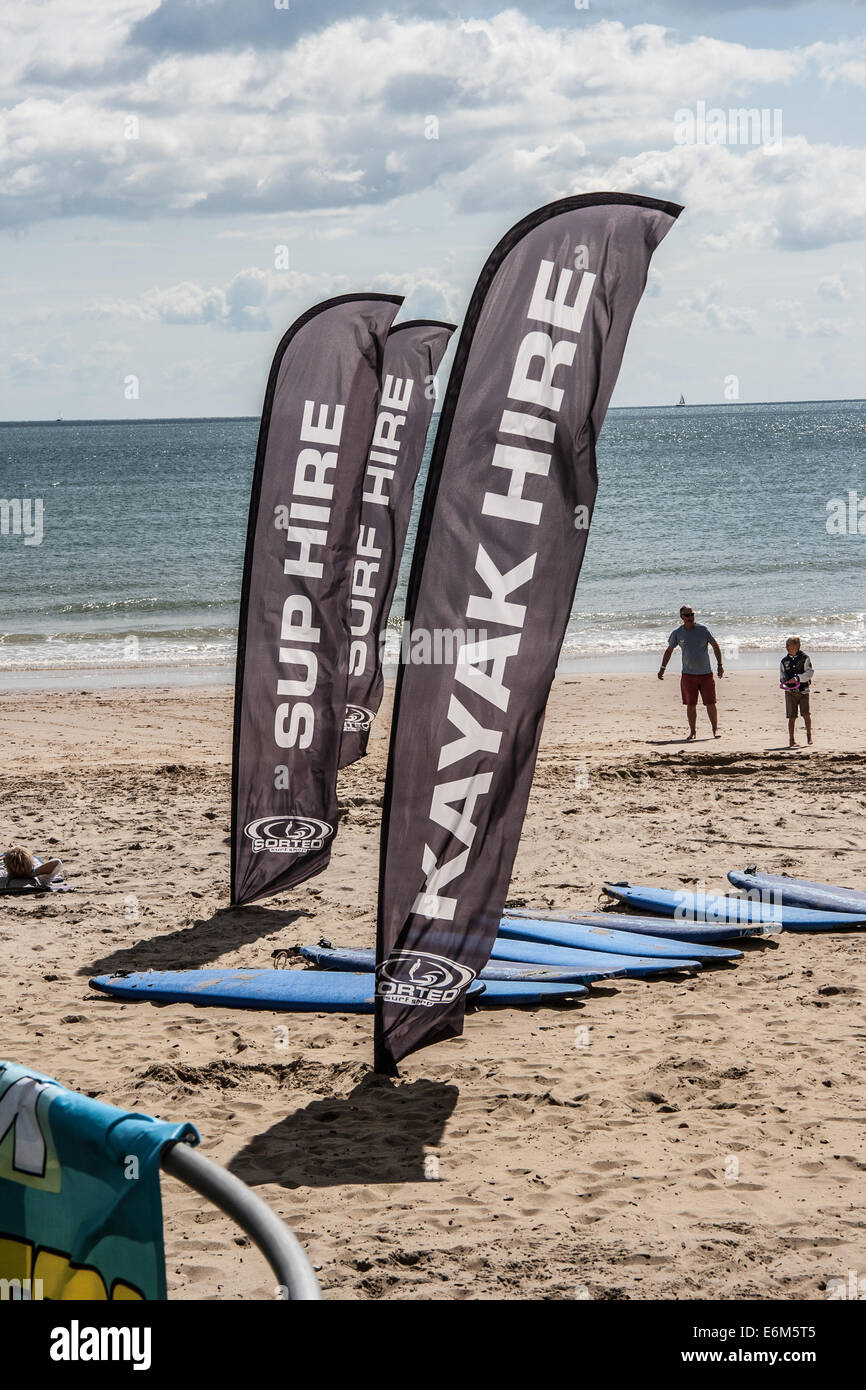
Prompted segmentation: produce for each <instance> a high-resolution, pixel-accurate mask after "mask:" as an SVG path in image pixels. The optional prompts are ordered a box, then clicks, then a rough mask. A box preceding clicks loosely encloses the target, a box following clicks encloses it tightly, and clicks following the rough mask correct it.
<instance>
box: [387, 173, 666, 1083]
mask: <svg viewBox="0 0 866 1390" xmlns="http://www.w3.org/2000/svg"><path fill="white" fill-rule="evenodd" d="M680 211H681V209H680V208H679V207H677V206H676V205H675V204H672V203H664V202H658V201H657V200H655V199H652V198H640V197H633V196H631V195H627V194H619V193H598V194H587V195H581V196H579V197H572V198H565V199H563V200H562V201H560V202H557V203H552V204H550V205H549V206H547V207H544V208H540V209H538V210H537V211H536V212H533V213H531V214H530V215H529V216H528V217H526V218H524V220H523V221H522V222H520V223H518V224H517V226H516V227H514V228H513V229H512V230H511V231H510V232H509V233H508V234H507V235H506V236H505V238H504V239H503V240H502V241H501V242H500V244H499V245H498V246H497V248H496V249H495V251H494V252H493V254H492V255H491V257H490V259H489V260H488V262H487V265H486V266H485V267H484V269H483V271H482V273H481V276H480V279H479V281H478V284H477V286H476V289H475V292H474V294H473V297H472V301H471V304H470V306H469V311H468V314H467V317H466V321H465V323H464V326H463V331H462V333H461V335H460V342H459V345H458V348H457V354H456V358H455V363H454V368H453V370H452V373H451V378H450V381H449V385H448V391H447V394H446V398H445V403H444V406H443V410H442V416H441V419H440V423H439V431H438V434H437V438H436V444H435V447H434V451H433V457H432V460H431V464H430V475H429V479H428V483H427V490H426V494H425V498H424V508H423V512H422V515H421V521H420V525H419V532H418V542H417V544H416V547H415V554H414V558H413V564H412V573H411V577H410V581H409V594H408V600H407V611H406V617H407V621H408V622H409V624H410V626H411V633H412V649H410V657H411V659H410V660H406V659H405V654H404V658H403V659H402V660H401V665H400V669H399V674H398V682H397V694H396V701H395V708H394V715H393V721H392V729H391V747H390V757H389V765H388V776H387V782H386V791H385V807H384V817H383V827H382V851H381V864H380V891H379V921H378V932H377V962H378V965H377V1000H376V1045H375V1064H376V1069H377V1070H378V1071H386V1072H388V1071H393V1070H394V1068H395V1066H396V1063H397V1062H398V1061H399V1060H400V1058H401V1057H404V1056H405V1055H406V1054H407V1053H409V1052H412V1051H414V1050H415V1049H417V1048H419V1047H424V1046H426V1045H427V1044H429V1043H432V1042H436V1041H437V1040H438V1039H441V1038H448V1037H454V1036H455V1035H458V1034H459V1033H461V1032H462V1030H463V1012H464V1003H465V996H466V989H467V987H468V985H469V984H470V983H471V982H472V980H474V978H475V976H476V974H477V973H478V971H479V970H481V969H482V968H483V966H484V964H485V963H486V961H487V959H488V954H489V950H490V947H491V945H492V943H493V940H494V938H495V936H496V932H497V929H498V925H499V920H500V916H501V914H502V909H503V907H504V906H505V900H506V897H507V893H508V885H509V882H510V878H511V869H512V864H513V862H514V856H515V853H516V851H517V845H518V841H519V839H520V831H521V827H522V824H523V818H524V814H525V811H526V803H527V800H528V797H529V790H530V786H531V783H532V775H533V771H534V768H535V760H536V756H537V752H538V742H539V739H540V736H541V728H542V724H543V720H544V708H545V704H546V702H547V697H548V693H549V690H550V685H551V682H552V680H553V676H554V672H555V670H556V664H557V659H558V656H559V650H560V647H561V645H562V640H563V637H564V635H565V629H566V624H567V622H568V618H569V614H570V612H571V608H572V603H573V599H574V592H575V586H576V584H577V577H578V574H579V572H580V566H581V562H582V559H583V554H584V550H585V547H586V540H587V532H588V528H589V523H590V519H591V516H592V509H593V505H594V502H595V493H596V463H595V442H596V439H597V437H598V433H599V430H600V429H601V425H602V421H603V420H604V416H605V412H606V410H607V406H608V402H609V400H610V396H611V392H612V391H613V387H614V384H615V382H616V378H617V375H618V372H619V367H620V362H621V360H622V354H623V350H624V348H625V344H626V338H627V336H628V331H629V328H630V325H631V321H632V317H633V315H634V312H635V309H636V308H637V305H638V302H639V300H640V297H641V294H642V292H643V288H644V285H645V283H646V277H647V271H648V268H649V262H650V258H651V256H652V253H653V251H654V250H655V248H656V246H657V245H658V244H659V242H660V241H661V240H662V238H663V237H664V236H665V234H666V233H667V232H668V230H669V229H670V227H671V226H672V225H673V222H674V220H675V218H676V217H677V216H678V214H679V212H680ZM624 543H626V538H624ZM446 636H447V640H446ZM416 639H417V643H419V644H420V643H421V642H423V641H426V642H427V654H428V659H427V660H420V659H417V658H418V655H419V653H420V652H421V647H420V645H416Z"/></svg>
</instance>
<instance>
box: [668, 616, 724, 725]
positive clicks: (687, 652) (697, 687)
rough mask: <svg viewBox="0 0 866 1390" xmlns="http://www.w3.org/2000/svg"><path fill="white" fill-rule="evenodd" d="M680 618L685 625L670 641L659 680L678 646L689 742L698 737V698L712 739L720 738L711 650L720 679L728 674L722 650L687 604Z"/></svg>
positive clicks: (678, 628) (677, 629) (674, 632)
mask: <svg viewBox="0 0 866 1390" xmlns="http://www.w3.org/2000/svg"><path fill="white" fill-rule="evenodd" d="M680 617H681V618H682V625H681V626H680V627H676V628H674V630H673V632H672V633H671V635H670V637H669V638H668V645H667V650H666V652H665V654H664V656H663V657H662V664H661V667H660V668H659V680H660V681H661V680H664V676H665V667H666V666H667V664H668V662H669V661H670V659H671V657H672V656H673V654H674V652H675V651H676V649H677V647H679V648H680V651H681V652H682V654H683V673H682V676H681V677H680V690H681V691H682V697H683V704H684V705H685V707H686V715H687V716H688V721H689V737H688V742H689V743H691V742H692V740H693V739H695V738H696V737H697V728H698V696H699V695H700V697H701V699H702V700H703V702H704V705H705V707H706V711H707V714H708V715H709V718H710V727H711V728H712V731H713V738H721V734H720V733H719V711H718V708H717V705H716V682H715V680H714V679H713V672H712V668H711V666H710V653H709V648H710V647H712V649H713V651H714V652H715V655H716V665H717V666H718V669H719V677H720V678H721V677H722V676H723V675H724V674H725V668H724V666H723V665H722V649H721V647H720V646H719V644H718V642H717V641H716V639H715V637H714V636H713V634H712V633H711V632H710V630H709V628H707V627H704V626H703V624H702V623H696V622H695V610H694V609H693V608H689V606H688V604H684V605H683V607H682V608H681V609H680Z"/></svg>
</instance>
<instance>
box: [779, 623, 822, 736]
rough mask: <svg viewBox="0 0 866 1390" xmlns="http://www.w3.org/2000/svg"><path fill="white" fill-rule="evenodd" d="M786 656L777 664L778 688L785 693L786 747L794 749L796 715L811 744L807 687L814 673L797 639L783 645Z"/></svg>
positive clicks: (790, 639)
mask: <svg viewBox="0 0 866 1390" xmlns="http://www.w3.org/2000/svg"><path fill="white" fill-rule="evenodd" d="M785 647H786V650H787V656H783V657H782V660H781V662H780V664H779V686H780V687H781V689H782V690H784V692H785V714H786V715H787V716H788V747H789V748H796V747H797V740H796V738H795V737H794V730H795V728H796V725H797V715H798V714H801V715H802V716H803V723H804V724H805V725H806V742H807V743H811V742H812V711H811V709H810V707H809V687H810V685H811V682H812V677H813V676H814V674H815V671H814V669H813V667H812V663H811V661H810V660H809V658H808V656H807V655H806V653H805V652H804V651H801V650H800V639H799V637H789V638H788V640H787V642H786V643H785Z"/></svg>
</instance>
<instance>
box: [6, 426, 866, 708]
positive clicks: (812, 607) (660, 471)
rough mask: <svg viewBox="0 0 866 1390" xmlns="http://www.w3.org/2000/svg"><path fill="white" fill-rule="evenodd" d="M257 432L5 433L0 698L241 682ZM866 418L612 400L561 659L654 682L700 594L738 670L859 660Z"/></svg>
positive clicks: (82, 429) (11, 429) (392, 646)
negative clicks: (685, 609) (799, 643)
mask: <svg viewBox="0 0 866 1390" xmlns="http://www.w3.org/2000/svg"><path fill="white" fill-rule="evenodd" d="M258 424H259V422H258V417H255V416H228V417H214V416H208V417H171V418H166V419H152V420H148V419H137V420H91V421H84V420H80V421H74V420H62V421H26V422H14V421H6V422H0V497H2V498H3V499H4V500H6V501H9V500H18V501H19V502H21V503H25V502H27V501H29V503H30V504H31V510H32V508H33V507H35V503H36V501H37V499H38V500H39V501H41V504H42V534H41V536H40V538H39V539H38V541H37V538H36V535H35V534H31V535H29V536H28V535H27V534H25V532H26V525H24V524H22V525H21V526H20V527H19V528H18V530H17V532H16V526H15V516H14V514H13V513H12V512H7V514H6V516H5V520H4V533H3V534H0V596H2V600H3V619H2V622H0V688H12V687H14V688H23V687H41V686H48V687H54V688H64V687H66V686H72V687H75V686H79V685H80V686H81V687H82V688H84V687H86V686H88V685H93V684H98V685H100V686H106V685H135V684H143V683H154V682H156V683H165V682H171V683H175V682H178V681H181V682H185V683H193V684H197V683H201V682H203V681H213V680H220V681H231V680H232V679H233V663H234V648H235V640H236V629H237V613H238V597H239V593H240V582H241V570H242V562H243V549H244V540H245V535H246V522H247V510H248V502H249V489H250V482H251V478H252V470H253V463H254V459H255V450H256V439H257V434H258ZM435 424H436V420H435V417H434V424H433V427H432V428H431V431H430V436H429V438H428V443H427V449H426V451H425V459H424V465H423V468H422V477H421V479H419V483H418V486H417V488H416V496H415V505H414V508H413V514H412V523H411V527H410V534H409V540H408V543H407V549H406V554H405V555H404V558H403V565H402V567H401V575H400V580H399V583H398V587H397V593H396V596H395V602H394V607H393V609H392V613H391V617H390V620H389V647H388V655H389V667H390V663H391V662H392V661H393V660H394V659H395V655H396V646H397V641H398V635H399V628H400V620H401V616H402V611H403V603H404V600H405V588H406V579H407V576H408V567H409V561H410V557H411V547H412V544H413V543H414V535H415V529H416V526H417V518H418V511H419V507H420V503H421V499H422V496H423V479H424V475H425V474H426V469H427V466H428V463H429V458H430V453H431V451H432V444H433V439H434V437H435ZM864 426H866V402H864V401H862V400H844V401H818V402H803V401H800V402H784V403H783V402H771V403H763V404H758V403H727V404H725V405H711V404H707V405H703V404H697V405H691V404H687V405H686V406H685V407H683V408H680V407H676V406H622V407H616V408H614V409H612V410H610V411H609V413H608V417H607V420H606V422H605V426H604V429H603V431H602V434H601V436H600V438H599V442H598V450H597V454H598V470H599V493H598V501H597V505H596V512H595V517H594V520H593V524H592V528H591V530H590V535H589V541H588V546H587V553H586V559H585V562H584V566H583V572H582V574H581V578H580V582H579V584H578V588H577V593H576V597H575V603H574V607H573V610H572V614H571V618H570V621H569V624H568V629H567V632H566V637H565V641H564V644H563V648H562V657H561V667H560V669H561V670H564V671H575V670H611V671H616V670H652V669H653V667H654V665H655V663H656V662H657V659H658V655H659V653H660V651H661V649H662V648H663V647H664V644H665V640H666V638H667V636H668V633H669V632H670V631H671V629H672V628H673V627H674V626H676V625H677V622H678V619H677V616H676V615H677V611H678V609H679V606H680V604H681V603H683V602H686V601H687V602H689V603H691V604H693V605H694V606H695V608H696V610H697V612H698V618H699V621H703V622H705V623H706V624H707V626H709V627H710V628H711V629H712V630H713V632H714V633H715V635H716V636H717V638H718V639H719V641H720V642H721V644H722V647H723V649H724V651H725V653H726V660H727V662H728V664H729V665H730V666H731V667H732V669H734V668H735V667H736V666H737V665H739V666H740V667H742V668H743V669H749V668H756V667H759V668H760V667H768V668H769V667H771V666H772V665H773V664H774V661H776V660H778V659H779V656H780V655H781V651H782V648H783V644H784V639H785V637H786V636H787V635H789V633H792V632H796V633H797V635H799V636H800V637H801V638H802V640H803V643H804V646H805V647H806V649H807V650H809V651H810V653H811V654H813V656H815V655H817V656H819V657H820V656H824V657H825V658H826V660H825V663H824V664H825V665H826V666H828V667H829V666H832V667H834V668H838V667H839V666H847V667H852V668H854V667H860V666H862V665H864V664H866V655H864V653H866V535H864V534H863V533H861V531H860V530H859V529H858V527H859V523H860V521H862V525H863V528H864V532H866V474H864V469H863V432H864ZM858 482H859V484H860V487H861V488H862V490H863V494H864V509H863V515H862V516H860V514H859V511H858V506H859V495H858V491H857V489H858ZM840 509H841V510H840ZM840 515H841V516H842V518H843V521H844V522H845V526H844V530H842V529H840V520H839V518H840ZM24 520H25V521H26V513H25V516H24ZM833 527H835V529H832V528H833ZM852 527H853V529H852ZM828 528H831V529H828Z"/></svg>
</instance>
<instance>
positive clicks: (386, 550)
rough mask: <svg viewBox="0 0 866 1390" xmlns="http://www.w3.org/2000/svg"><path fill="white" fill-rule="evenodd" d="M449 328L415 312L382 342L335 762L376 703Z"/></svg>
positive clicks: (354, 741) (345, 755)
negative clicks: (345, 691)
mask: <svg viewBox="0 0 866 1390" xmlns="http://www.w3.org/2000/svg"><path fill="white" fill-rule="evenodd" d="M453 332H454V324H453V323H439V322H437V321H436V320H434V319H416V320H413V321H411V322H409V323H398V324H397V326H396V328H392V329H391V332H390V333H389V334H388V341H387V343H386V344H385V361H384V364H383V367H382V394H381V397H380V399H379V414H378V415H377V417H376V428H375V431H374V434H373V444H372V448H371V449H370V455H369V458H368V459H367V469H366V472H365V474H364V493H363V498H362V506H361V529H360V532H359V534H358V549H357V552H356V554H355V568H354V572H353V576H352V597H351V608H350V612H349V631H350V634H351V638H350V642H349V686H348V694H347V699H346V719H345V723H344V725H343V741H342V745H341V748H340V767H347V766H348V765H349V763H353V762H355V760H356V759H357V758H363V757H364V755H365V754H366V752H367V741H368V739H369V737H370V726H371V724H372V722H373V720H374V719H375V717H376V715H377V713H378V711H379V706H380V705H381V703H382V692H383V690H384V685H385V682H384V679H383V676H382V643H383V641H384V637H385V625H386V623H387V621H388V614H389V612H390V611H391V601H392V599H393V598H394V590H395V588H396V587H397V576H398V574H399V570H400V560H401V558H402V555H403V546H404V545H405V543H406V532H407V531H408V529H409V517H410V515H411V512H412V497H413V494H414V490H415V480H416V479H417V477H418V470H419V469H420V467H421V460H422V459H423V457H424V445H425V443H426V440H427V430H428V428H429V425H430V417H431V416H432V414H433V406H434V404H435V402H436V372H437V370H438V367H439V363H440V362H441V361H442V357H443V355H444V353H445V349H446V348H447V346H448V343H449V340H450V338H451V334H452V333H453Z"/></svg>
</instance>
